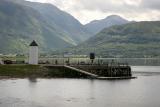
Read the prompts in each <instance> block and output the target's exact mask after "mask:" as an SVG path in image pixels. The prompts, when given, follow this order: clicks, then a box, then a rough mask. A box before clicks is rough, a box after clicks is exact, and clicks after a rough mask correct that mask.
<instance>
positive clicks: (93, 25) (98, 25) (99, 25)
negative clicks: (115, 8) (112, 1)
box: [85, 15, 129, 35]
mask: <svg viewBox="0 0 160 107" xmlns="http://www.w3.org/2000/svg"><path fill="white" fill-rule="evenodd" d="M126 23H129V21H128V20H126V19H124V18H122V17H120V16H118V15H111V16H108V17H106V18H105V19H102V20H94V21H91V22H90V23H88V24H86V25H85V28H86V29H87V30H88V31H90V32H92V33H93V34H94V35H95V34H97V33H98V32H100V31H101V30H103V29H104V28H108V27H111V26H113V25H122V24H126Z"/></svg>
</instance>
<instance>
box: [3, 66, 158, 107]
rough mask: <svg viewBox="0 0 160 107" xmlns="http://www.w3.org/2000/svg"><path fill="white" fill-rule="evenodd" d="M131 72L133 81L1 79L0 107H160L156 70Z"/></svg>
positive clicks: (141, 68) (135, 69) (151, 67)
mask: <svg viewBox="0 0 160 107" xmlns="http://www.w3.org/2000/svg"><path fill="white" fill-rule="evenodd" d="M132 69H133V71H134V72H137V73H134V75H136V76H138V78H137V79H132V80H112V81H111V80H89V79H36V80H34V79H1V80H0V107H160V100H159V99H160V74H159V73H158V72H160V67H159V66H148V67H146V66H139V67H136V66H133V67H132ZM139 71H140V72H143V73H139ZM152 71H153V72H152ZM144 72H145V73H144Z"/></svg>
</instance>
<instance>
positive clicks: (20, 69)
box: [0, 65, 86, 78]
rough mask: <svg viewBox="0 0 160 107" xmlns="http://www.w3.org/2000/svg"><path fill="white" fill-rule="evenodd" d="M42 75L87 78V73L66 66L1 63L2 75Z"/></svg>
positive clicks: (18, 76) (0, 74)
mask: <svg viewBox="0 0 160 107" xmlns="http://www.w3.org/2000/svg"><path fill="white" fill-rule="evenodd" d="M4 76H7V77H14V78H25V77H42V78H52V77H54V78H86V76H85V75H83V74H80V73H77V72H75V71H72V70H69V69H66V68H64V67H58V68H53V67H44V66H40V65H0V77H4Z"/></svg>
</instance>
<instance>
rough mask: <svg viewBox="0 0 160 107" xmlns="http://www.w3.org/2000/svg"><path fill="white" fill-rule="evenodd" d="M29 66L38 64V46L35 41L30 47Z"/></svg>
mask: <svg viewBox="0 0 160 107" xmlns="http://www.w3.org/2000/svg"><path fill="white" fill-rule="evenodd" d="M29 64H33V65H37V64H38V44H37V43H36V41H35V40H33V41H32V43H31V44H30V45H29Z"/></svg>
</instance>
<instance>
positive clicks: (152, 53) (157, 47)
mask: <svg viewBox="0 0 160 107" xmlns="http://www.w3.org/2000/svg"><path fill="white" fill-rule="evenodd" d="M75 50H76V51H77V53H83V54H88V53H89V52H93V51H95V52H96V54H97V55H99V56H105V57H156V56H160V21H155V22H137V23H130V24H125V25H120V26H113V27H110V28H106V29H104V30H102V31H101V32H100V33H98V34H97V35H95V36H94V37H92V38H90V39H89V40H87V41H86V42H84V43H82V44H81V45H79V46H77V47H76V48H75ZM75 50H74V49H71V51H72V52H74V51H75Z"/></svg>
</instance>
